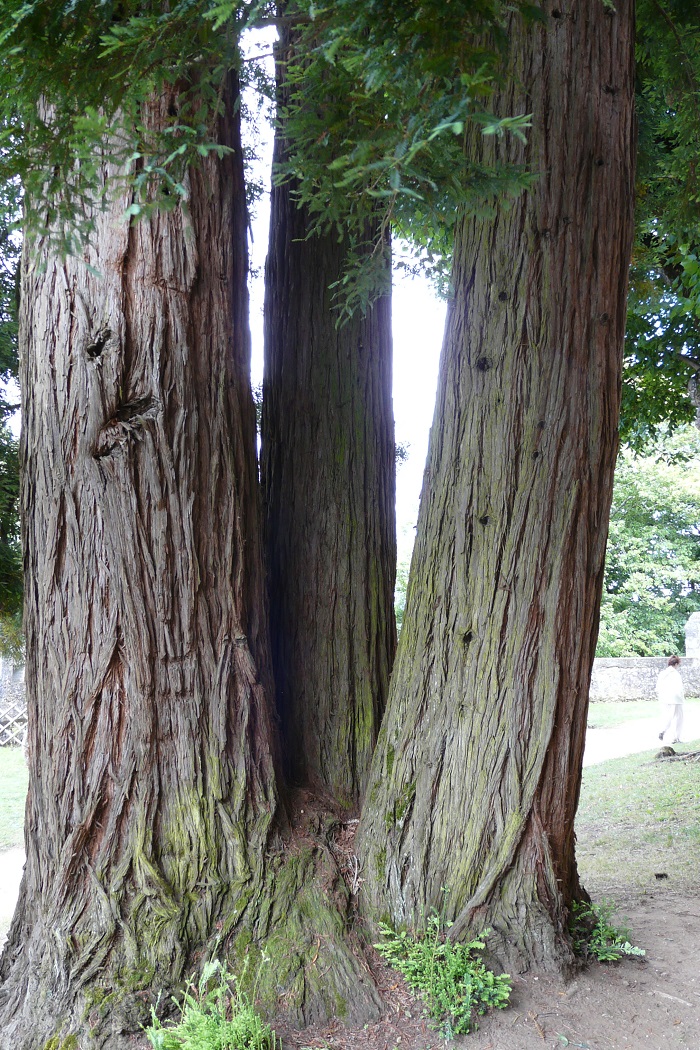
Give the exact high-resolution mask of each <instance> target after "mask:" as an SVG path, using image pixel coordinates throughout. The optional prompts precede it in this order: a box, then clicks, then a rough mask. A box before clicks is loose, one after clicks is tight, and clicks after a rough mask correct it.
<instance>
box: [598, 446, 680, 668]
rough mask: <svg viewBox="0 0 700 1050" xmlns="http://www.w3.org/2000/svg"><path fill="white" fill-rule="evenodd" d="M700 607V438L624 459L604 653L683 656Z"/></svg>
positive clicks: (611, 539) (618, 477) (613, 520)
mask: <svg viewBox="0 0 700 1050" xmlns="http://www.w3.org/2000/svg"><path fill="white" fill-rule="evenodd" d="M698 609H700V433H699V432H698V431H697V430H696V429H695V428H694V427H685V428H682V429H681V430H678V431H677V432H676V433H675V434H673V435H671V436H669V435H666V436H664V437H663V438H660V439H659V441H658V442H657V444H656V447H655V449H654V451H653V454H649V455H646V456H636V455H634V454H633V453H631V452H629V451H627V452H625V453H623V454H622V455H621V456H620V459H619V460H618V464H617V470H616V473H615V489H614V493H613V502H612V508H611V514H610V532H609V536H608V548H607V555H606V563H605V582H604V589H603V602H602V606H601V615H600V634H599V639H598V648H597V655H598V656H634V655H639V656H664V655H668V654H669V653H672V652H682V651H683V647H684V643H685V634H684V629H685V624H686V622H687V620H688V617H689V616H690V614H691V613H692V612H695V611H697V610H698Z"/></svg>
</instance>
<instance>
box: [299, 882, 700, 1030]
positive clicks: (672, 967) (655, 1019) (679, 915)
mask: <svg viewBox="0 0 700 1050" xmlns="http://www.w3.org/2000/svg"><path fill="white" fill-rule="evenodd" d="M590 889H592V890H593V892H594V895H596V896H597V891H596V888H595V887H590ZM604 895H605V896H608V897H614V899H615V900H616V901H617V902H618V903H619V905H620V914H621V915H622V916H624V918H625V919H626V920H628V925H629V927H630V929H631V930H632V932H633V935H634V940H635V943H636V944H638V945H639V946H640V947H644V948H645V949H646V952H647V954H646V957H645V958H644V959H643V960H636V959H629V960H624V961H622V962H620V963H615V964H602V963H592V964H591V965H589V966H588V967H586V969H584V970H582V971H581V973H580V974H578V975H577V976H576V977H575V978H574V980H573V981H571V982H569V983H568V984H565V983H564V982H563V981H561V980H559V979H556V978H553V977H549V976H546V975H543V974H540V975H538V976H534V975H532V974H528V975H525V976H521V977H516V978H515V980H514V982H513V994H512V997H511V1006H510V1008H509V1009H508V1010H502V1011H495V1012H492V1013H490V1014H488V1015H487V1016H486V1017H483V1018H481V1019H480V1021H479V1029H478V1031H476V1032H473V1033H471V1034H470V1035H468V1036H462V1037H459V1038H457V1039H455V1040H454V1042H453V1043H451V1044H445V1042H444V1041H443V1040H442V1039H440V1038H439V1037H438V1035H437V1033H435V1032H433V1031H431V1030H430V1029H429V1028H428V1027H427V1026H426V1024H425V1022H424V1021H423V1020H422V1019H421V1018H420V1006H419V1005H418V1004H417V1003H416V1002H415V1001H414V1000H412V999H411V998H410V996H408V995H407V994H406V993H405V991H404V990H403V988H402V987H401V985H400V984H399V982H398V981H395V982H394V986H393V988H392V987H391V986H387V988H386V991H387V993H388V995H389V999H390V1003H391V1005H390V1007H389V1010H388V1016H387V1019H386V1020H385V1021H382V1022H381V1023H379V1024H376V1025H370V1026H368V1027H367V1028H364V1029H347V1028H344V1027H343V1026H342V1025H339V1024H338V1025H331V1026H330V1027H328V1028H325V1029H317V1028H316V1029H307V1030H306V1031H303V1032H297V1033H284V1035H285V1039H284V1046H285V1047H288V1048H290V1050H291V1048H294V1050H302V1048H309V1050H321V1048H328V1050H428V1048H432V1050H438V1048H440V1050H447V1047H449V1046H451V1047H454V1050H561V1048H562V1047H567V1046H568V1047H570V1048H577V1050H623V1048H624V1050H641V1048H645V1050H674V1048H676V1047H679V1048H680V1047H683V1048H692V1050H699V1048H700V899H699V898H698V897H695V896H693V897H692V898H691V899H689V898H688V897H687V896H684V895H680V894H676V893H674V892H670V891H669V892H666V891H664V890H659V891H657V890H656V889H654V891H653V892H650V893H648V894H646V895H640V894H639V893H638V892H637V893H635V894H634V895H632V894H630V895H626V894H625V890H624V881H623V880H622V881H621V883H620V885H619V886H617V887H614V886H606V887H605V894H604Z"/></svg>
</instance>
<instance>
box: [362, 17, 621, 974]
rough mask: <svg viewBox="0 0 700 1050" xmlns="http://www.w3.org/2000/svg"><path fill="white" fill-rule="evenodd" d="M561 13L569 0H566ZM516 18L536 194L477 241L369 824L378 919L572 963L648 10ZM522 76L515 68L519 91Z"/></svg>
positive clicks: (438, 419) (444, 386)
mask: <svg viewBox="0 0 700 1050" xmlns="http://www.w3.org/2000/svg"><path fill="white" fill-rule="evenodd" d="M549 6H550V5H548V7H549ZM616 8H617V10H616V11H611V10H607V9H606V8H605V6H604V5H603V3H601V0H578V2H573V0H564V2H562V3H557V4H556V9H552V10H550V11H549V15H548V19H547V25H546V26H545V27H542V26H540V25H539V24H537V25H535V26H531V27H530V28H527V29H526V28H523V26H522V24H518V23H514V25H513V27H512V31H511V40H512V49H513V56H514V57H513V65H514V70H513V77H512V79H511V80H510V82H511V84H512V87H510V88H508V89H504V90H503V92H502V94H501V95H500V97H499V98H498V99H497V100H496V106H497V109H496V112H501V113H504V114H517V113H530V112H532V113H533V127H532V131H531V133H530V135H529V142H528V145H527V146H525V145H522V144H520V143H518V142H517V141H516V140H514V139H512V138H509V139H507V140H501V141H499V142H495V143H494V142H493V141H492V144H491V146H489V145H488V143H483V141H482V142H481V143H479V142H477V136H474V138H473V139H472V141H471V144H470V146H471V148H473V149H474V150H475V151H477V152H476V155H478V151H479V150H484V152H485V153H486V151H487V150H489V149H490V150H492V151H493V152H491V153H489V154H488V156H487V158H486V159H493V158H494V155H498V156H499V157H500V158H501V159H503V160H506V161H511V162H514V163H524V164H527V165H528V166H529V167H530V168H531V170H533V171H535V172H537V173H538V176H539V177H538V180H537V181H536V183H535V184H534V186H533V188H532V189H531V190H530V191H529V192H528V193H527V194H524V195H523V196H522V197H521V198H520V199H518V201H516V202H515V203H514V204H512V205H511V206H505V205H503V204H501V205H499V206H498V207H497V210H496V215H495V218H493V219H492V220H490V219H483V218H467V219H465V220H464V221H463V222H462V224H461V226H460V227H459V232H458V237H457V244H456V248H455V264H454V275H453V282H454V298H453V301H452V302H451V304H450V309H449V313H448V320H447V329H446V335H445V344H444V348H443V356H442V362H441V370H440V380H439V389H438V400H437V407H436V413H435V421H434V424H433V429H432V433H431V442H430V452H429V456H428V464H427V468H426V474H425V481H424V486H423V497H422V502H421V509H420V519H419V525H418V536H417V542H416V550H415V553H414V557H413V565H412V569H411V577H410V582H409V589H408V600H407V607H406V615H405V620H404V626H403V630H402V633H401V640H400V644H399V651H398V654H397V661H396V665H395V668H394V674H393V678H392V684H391V691H390V698H389V704H388V710H387V714H386V716H385V721H384V725H383V728H382V732H381V735H380V740H379V744H378V748H377V753H376V756H375V762H374V764H373V767H372V773H371V778H370V793H369V795H368V803H367V805H366V809H365V812H364V814H363V818H362V822H361V825H360V831H359V840H358V841H359V845H358V853H359V855H360V858H361V861H362V862H363V864H364V873H365V878H366V880H367V881H366V884H365V889H364V891H363V893H364V901H365V908H366V910H367V912H368V913H369V914H371V915H373V916H375V917H376V916H382V915H383V916H389V917H390V918H391V920H392V921H394V922H396V923H401V922H407V923H408V924H410V925H412V926H413V925H418V926H419V925H420V924H421V922H422V920H423V917H424V915H425V914H427V913H428V911H429V909H431V908H440V907H441V906H442V903H443V887H444V888H445V890H446V891H447V893H448V896H447V900H446V914H447V917H448V919H450V920H454V921H455V925H454V927H453V929H452V935H453V936H456V937H461V936H462V935H463V934H465V933H467V932H470V931H475V930H482V929H483V928H485V927H491V928H492V930H493V934H492V937H491V939H490V942H489V943H490V947H491V950H492V951H493V953H494V954H495V955H496V957H498V958H499V959H500V960H501V961H502V962H504V963H506V964H508V965H509V966H513V967H515V968H517V969H523V968H527V967H530V966H541V967H544V968H560V967H566V966H567V965H568V964H569V963H570V962H571V950H570V946H569V941H568V936H567V932H566V924H567V916H568V907H569V905H570V903H571V901H572V900H573V899H575V898H576V897H577V896H579V895H580V894H581V893H582V890H581V887H580V886H579V880H578V875H577V869H576V861H575V855H574V815H575V812H576V807H577V804H578V797H579V788H580V781H581V764H582V757H583V747H584V736H585V729H586V713H587V706H588V687H589V681H590V672H591V667H592V661H593V655H594V650H595V643H596V637H597V623H598V610H599V605H600V596H601V587H602V579H603V560H604V553H605V542H606V535H607V522H608V513H609V507H610V501H611V495H612V482H613V470H614V464H615V456H616V451H617V444H618V439H617V423H618V411H619V396H620V371H621V358H622V345H623V336H624V321H625V299H626V287H627V267H628V262H629V254H630V244H631V236H632V201H633V187H634V181H633V157H634V138H635V135H634V118H633V89H634V64H633V59H634V35H633V34H634V29H633V25H634V23H633V3H632V0H621V3H619V4H617V5H616ZM509 79H510V78H509Z"/></svg>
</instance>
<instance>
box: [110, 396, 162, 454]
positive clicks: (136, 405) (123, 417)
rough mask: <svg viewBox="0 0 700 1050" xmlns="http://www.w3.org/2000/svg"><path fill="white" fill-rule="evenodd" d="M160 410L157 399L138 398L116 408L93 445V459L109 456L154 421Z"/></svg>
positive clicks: (149, 397)
mask: <svg viewBox="0 0 700 1050" xmlns="http://www.w3.org/2000/svg"><path fill="white" fill-rule="evenodd" d="M159 410H160V402H159V401H158V399H157V398H155V397H151V396H150V395H149V396H148V397H139V398H135V399H134V400H133V401H127V402H125V403H124V404H122V405H120V406H119V407H118V408H117V411H116V412H115V413H114V415H113V416H112V418H111V419H109V420H108V421H107V422H106V423H105V425H104V426H103V427H102V429H101V430H100V432H99V434H98V436H97V441H96V443H95V453H94V455H95V459H103V458H104V457H105V456H109V455H110V454H111V453H112V452H114V451H115V449H117V448H119V447H121V446H123V445H124V444H125V443H126V442H127V441H128V439H129V436H130V434H133V433H135V432H136V431H138V430H140V429H141V428H143V427H144V426H145V425H146V424H147V423H149V422H150V421H151V420H154V419H155V418H156V416H157V415H158V412H159Z"/></svg>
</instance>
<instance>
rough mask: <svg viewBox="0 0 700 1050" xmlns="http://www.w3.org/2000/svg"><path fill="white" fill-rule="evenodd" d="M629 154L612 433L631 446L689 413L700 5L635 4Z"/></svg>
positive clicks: (695, 287)
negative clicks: (624, 290) (621, 338)
mask: <svg viewBox="0 0 700 1050" xmlns="http://www.w3.org/2000/svg"><path fill="white" fill-rule="evenodd" d="M637 85H638V91H637V114H638V120H639V150H638V165H637V195H636V211H635V214H636V242H635V246H634V253H633V266H632V270H631V275H630V276H631V286H630V299H629V313H628V324H627V340H626V349H625V384H624V386H623V398H622V427H621V431H622V437H623V440H624V441H627V442H629V443H630V445H631V446H632V447H633V448H635V449H637V450H640V449H642V448H643V446H644V444H645V442H646V441H648V440H649V439H650V438H653V437H654V435H655V433H656V430H657V428H658V426H659V424H660V423H664V422H665V423H668V424H670V425H671V426H677V425H679V424H681V423H683V422H688V421H689V420H691V419H692V417H693V408H692V405H691V402H690V399H689V397H688V391H687V388H688V382H689V380H690V379H691V378H692V377H693V375H694V374H695V373H696V371H697V367H699V366H700V343H699V340H700V324H699V322H698V319H699V318H700V280H699V275H700V265H699V264H698V251H699V250H700V181H699V174H698V165H697V142H698V137H699V136H700V104H699V102H698V99H699V98H700V89H699V85H700V8H698V5H697V4H696V3H695V2H694V0H639V3H638V5H637Z"/></svg>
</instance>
